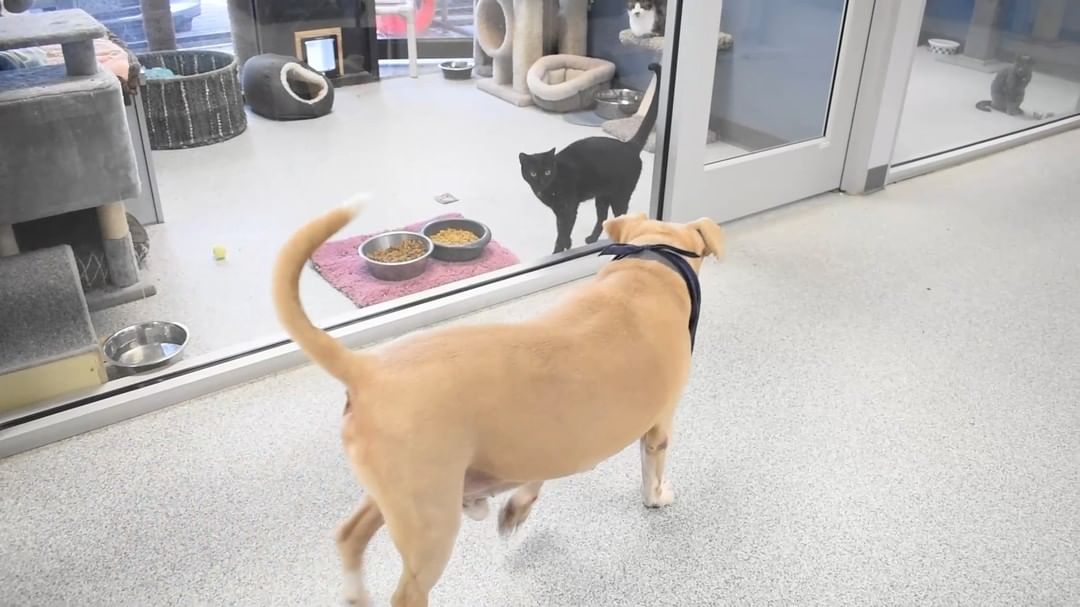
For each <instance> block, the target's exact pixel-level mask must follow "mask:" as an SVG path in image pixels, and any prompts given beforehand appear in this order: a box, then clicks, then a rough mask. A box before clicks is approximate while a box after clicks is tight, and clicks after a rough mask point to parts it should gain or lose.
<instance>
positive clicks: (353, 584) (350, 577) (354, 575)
mask: <svg viewBox="0 0 1080 607" xmlns="http://www.w3.org/2000/svg"><path fill="white" fill-rule="evenodd" d="M345 604H346V605H349V606H350V607H371V595H369V594H368V591H367V588H366V587H365V586H364V575H363V573H362V572H360V571H347V572H345Z"/></svg>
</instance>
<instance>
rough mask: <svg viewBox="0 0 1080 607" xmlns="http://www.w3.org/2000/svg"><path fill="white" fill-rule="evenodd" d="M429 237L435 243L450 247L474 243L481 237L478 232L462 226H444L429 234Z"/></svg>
mask: <svg viewBox="0 0 1080 607" xmlns="http://www.w3.org/2000/svg"><path fill="white" fill-rule="evenodd" d="M429 238H431V242H434V243H435V244H441V245H445V246H450V247H459V246H461V245H463V244H472V243H474V242H476V241H477V240H480V237H479V236H477V235H476V234H473V233H472V232H470V231H469V230H462V229H461V228H443V229H441V230H439V231H438V232H435V233H434V234H432V235H431V236H429Z"/></svg>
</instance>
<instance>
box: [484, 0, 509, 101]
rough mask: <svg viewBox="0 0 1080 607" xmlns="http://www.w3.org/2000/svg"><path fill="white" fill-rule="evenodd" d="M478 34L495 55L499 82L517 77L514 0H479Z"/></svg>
mask: <svg viewBox="0 0 1080 607" xmlns="http://www.w3.org/2000/svg"><path fill="white" fill-rule="evenodd" d="M476 38H477V42H479V44H480V48H481V49H483V50H484V52H485V53H487V55H488V56H489V57H491V58H492V60H493V61H492V63H493V65H492V69H493V73H492V76H494V78H495V82H497V83H498V84H509V83H510V82H511V81H512V80H513V63H512V62H513V53H512V51H513V46H514V44H513V42H514V6H513V0H479V2H478V3H477V5H476Z"/></svg>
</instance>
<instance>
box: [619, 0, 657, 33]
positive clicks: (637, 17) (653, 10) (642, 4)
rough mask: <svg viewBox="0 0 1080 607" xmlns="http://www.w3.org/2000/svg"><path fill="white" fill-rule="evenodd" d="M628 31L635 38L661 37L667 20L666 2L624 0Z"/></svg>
mask: <svg viewBox="0 0 1080 607" xmlns="http://www.w3.org/2000/svg"><path fill="white" fill-rule="evenodd" d="M626 12H627V13H629V14H630V31H632V32H634V35H635V36H640V37H645V36H663V35H664V24H665V22H666V18H667V0H626Z"/></svg>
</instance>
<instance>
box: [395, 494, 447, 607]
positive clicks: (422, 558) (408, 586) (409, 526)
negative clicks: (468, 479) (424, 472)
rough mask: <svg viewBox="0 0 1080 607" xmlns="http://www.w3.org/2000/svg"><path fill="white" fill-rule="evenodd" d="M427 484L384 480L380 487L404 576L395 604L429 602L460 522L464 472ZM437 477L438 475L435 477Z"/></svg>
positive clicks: (420, 606) (423, 606) (411, 606)
mask: <svg viewBox="0 0 1080 607" xmlns="http://www.w3.org/2000/svg"><path fill="white" fill-rule="evenodd" d="M438 476H441V477H443V479H442V480H431V481H428V482H427V483H426V484H420V483H421V481H419V480H417V481H416V482H415V483H402V481H401V479H395V480H394V481H392V482H390V483H387V484H385V485H384V486H382V487H380V489H381V491H379V492H377V495H378V497H379V505H380V507H381V508H382V512H383V516H384V517H386V526H387V528H389V530H390V537H391V538H393V540H394V545H395V546H397V549H398V552H399V553H400V554H401V565H402V571H401V578H400V579H399V580H398V586H397V590H396V591H394V596H393V598H392V599H391V601H390V604H391V605H392V606H393V607H427V605H428V594H429V593H430V592H431V589H432V588H433V587H434V586H435V583H436V582H438V581H439V577H440V576H442V572H443V569H445V568H446V563H447V562H448V561H449V560H450V554H451V552H452V551H453V549H454V540H455V538H456V537H457V533H458V528H459V527H460V526H461V502H462V497H463V496H462V491H461V476H462V475H461V474H440V475H438ZM436 478H437V477H436Z"/></svg>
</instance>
